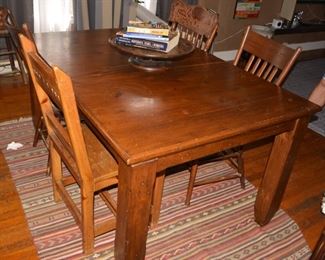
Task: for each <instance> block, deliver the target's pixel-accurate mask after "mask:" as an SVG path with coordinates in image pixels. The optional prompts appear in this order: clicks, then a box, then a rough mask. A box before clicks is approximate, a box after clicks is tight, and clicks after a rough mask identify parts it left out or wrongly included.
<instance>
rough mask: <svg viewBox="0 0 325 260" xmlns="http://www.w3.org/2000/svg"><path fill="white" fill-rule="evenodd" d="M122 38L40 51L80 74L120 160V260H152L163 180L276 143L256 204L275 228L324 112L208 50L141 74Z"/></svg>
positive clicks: (52, 45) (49, 41)
mask: <svg viewBox="0 0 325 260" xmlns="http://www.w3.org/2000/svg"><path fill="white" fill-rule="evenodd" d="M114 33H115V31H114V30H95V31H80V32H59V33H44V34H38V35H36V43H37V46H38V49H39V51H40V53H41V55H42V56H43V57H44V58H45V59H46V60H47V61H48V62H49V63H50V64H52V65H58V66H59V67H60V68H61V69H63V70H64V71H65V72H66V73H68V74H69V75H70V76H71V78H72V81H73V84H74V90H75V93H76V98H77V103H78V107H79V109H80V113H81V114H82V116H83V117H84V119H85V121H86V122H87V123H88V124H89V125H90V126H91V128H92V129H93V130H94V131H95V132H96V134H97V135H98V137H99V138H100V139H101V140H102V142H103V143H104V144H105V146H106V147H107V149H109V150H110V151H111V152H112V153H113V155H114V156H115V157H116V159H117V161H118V165H119V184H118V201H117V205H118V206H117V226H116V238H115V249H114V250H115V257H116V259H144V257H145V252H146V239H147V233H148V229H149V222H150V214H151V211H152V209H151V207H152V205H151V204H152V197H153V193H154V190H155V189H154V187H155V183H156V178H157V177H158V176H159V173H161V172H164V170H165V169H167V168H169V167H172V166H176V165H180V164H183V163H186V162H190V161H192V160H196V159H199V158H202V157H205V156H209V155H211V154H214V153H216V152H218V151H222V150H224V149H227V148H231V147H236V146H239V145H244V144H247V143H251V142H254V141H257V140H261V139H263V138H267V137H271V136H273V137H274V139H273V140H274V141H273V146H272V149H271V152H270V155H269V158H268V161H267V165H266V168H265V171H264V174H263V178H262V181H261V183H260V186H259V187H258V193H257V197H256V201H255V220H256V222H257V223H258V224H259V225H266V224H267V223H268V222H269V221H270V220H271V219H272V217H273V216H274V214H275V213H276V211H277V210H278V209H279V206H280V203H281V200H282V197H283V194H284V191H285V188H286V185H287V182H288V179H289V176H290V172H291V169H292V166H293V163H294V159H295V155H296V151H297V148H298V145H299V143H300V141H301V139H302V136H303V134H304V131H305V129H306V127H307V124H308V121H309V119H310V116H311V115H312V114H314V113H315V112H317V111H319V110H320V107H318V106H316V105H314V104H312V103H311V102H309V101H307V100H305V99H303V98H301V97H298V96H296V95H294V94H292V93H289V92H288V91H286V90H284V89H281V88H279V87H276V86H274V85H272V84H270V83H268V82H266V81H264V80H261V79H259V78H257V77H255V76H252V75H250V74H249V73H247V72H244V71H242V70H240V69H239V68H237V67H235V66H233V65H232V64H231V63H229V62H224V61H222V60H220V59H218V58H216V57H214V56H213V55H210V54H208V53H205V52H203V51H200V50H195V51H194V52H193V53H191V54H189V55H187V56H185V57H182V58H181V59H175V60H172V61H171V63H170V64H169V68H168V69H167V70H163V71H159V72H148V71H144V70H141V69H139V68H135V67H133V66H132V65H131V64H130V63H129V62H128V58H129V55H128V54H126V53H123V52H120V51H118V50H117V49H116V48H114V47H113V46H111V45H110V44H109V43H108V40H109V39H110V38H111V37H113V36H114ZM184 192H186V191H184Z"/></svg>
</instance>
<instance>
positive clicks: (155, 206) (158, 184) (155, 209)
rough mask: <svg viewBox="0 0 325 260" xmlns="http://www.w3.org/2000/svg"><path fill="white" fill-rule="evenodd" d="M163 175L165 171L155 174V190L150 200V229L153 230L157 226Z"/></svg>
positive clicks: (163, 180)
mask: <svg viewBox="0 0 325 260" xmlns="http://www.w3.org/2000/svg"><path fill="white" fill-rule="evenodd" d="M165 174H166V171H162V172H158V173H157V177H156V181H155V188H154V193H153V198H152V208H151V221H150V227H151V228H155V227H157V225H158V221H159V216H160V207H161V200H162V195H163V190H164V182H165Z"/></svg>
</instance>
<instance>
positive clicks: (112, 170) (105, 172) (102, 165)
mask: <svg viewBox="0 0 325 260" xmlns="http://www.w3.org/2000/svg"><path fill="white" fill-rule="evenodd" d="M81 125H82V131H83V134H84V138H85V143H86V148H87V153H88V157H89V162H90V167H91V169H92V172H93V176H94V184H95V190H100V189H102V188H104V187H107V186H108V185H113V184H117V182H118V179H117V175H118V165H117V163H116V160H115V159H114V158H113V157H112V155H111V154H110V153H109V152H108V151H107V149H106V148H105V147H104V146H103V145H102V144H101V143H100V141H98V139H97V138H96V136H95V135H94V134H93V132H92V131H91V130H90V129H89V128H88V127H87V126H86V125H85V124H81Z"/></svg>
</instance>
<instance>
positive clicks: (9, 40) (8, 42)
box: [6, 37, 16, 71]
mask: <svg viewBox="0 0 325 260" xmlns="http://www.w3.org/2000/svg"><path fill="white" fill-rule="evenodd" d="M6 46H7V50H8V51H12V45H11V39H10V38H9V37H6ZM9 61H10V66H11V70H12V71H15V70H16V66H15V59H14V55H13V54H9Z"/></svg>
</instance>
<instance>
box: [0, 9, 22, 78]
mask: <svg viewBox="0 0 325 260" xmlns="http://www.w3.org/2000/svg"><path fill="white" fill-rule="evenodd" d="M7 25H11V26H12V27H16V28H17V24H16V22H15V19H14V16H13V15H12V13H11V12H10V10H9V9H7V8H5V7H2V6H0V39H1V38H2V39H4V43H5V46H4V48H2V49H1V50H0V56H5V57H8V58H9V62H10V67H11V73H12V74H17V73H20V75H21V77H22V80H23V82H24V84H27V83H28V78H27V75H26V73H25V69H24V65H23V62H22V55H21V53H20V50H19V49H18V48H17V46H16V45H15V42H14V39H13V38H12V37H11V35H10V33H9V32H8V30H7V28H6V26H7ZM15 60H17V62H18V66H19V70H18V69H17V68H16V65H15Z"/></svg>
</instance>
